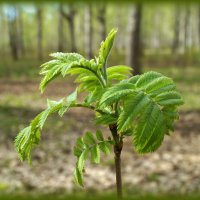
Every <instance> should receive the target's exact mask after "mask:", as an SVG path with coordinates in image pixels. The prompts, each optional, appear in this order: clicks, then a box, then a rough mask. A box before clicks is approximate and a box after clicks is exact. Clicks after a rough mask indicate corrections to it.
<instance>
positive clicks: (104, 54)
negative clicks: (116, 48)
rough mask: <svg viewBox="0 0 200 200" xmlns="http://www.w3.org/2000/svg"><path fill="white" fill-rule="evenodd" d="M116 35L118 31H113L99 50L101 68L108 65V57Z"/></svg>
mask: <svg viewBox="0 0 200 200" xmlns="http://www.w3.org/2000/svg"><path fill="white" fill-rule="evenodd" d="M116 33H117V30H116V29H112V30H111V31H110V33H109V34H108V36H107V38H106V40H105V41H103V42H102V43H101V47H100V50H99V57H98V64H99V68H103V67H105V65H106V62H107V59H108V55H109V53H110V50H111V49H112V46H113V42H114V39H115V35H116Z"/></svg>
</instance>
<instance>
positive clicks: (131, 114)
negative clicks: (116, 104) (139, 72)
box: [118, 92, 150, 132]
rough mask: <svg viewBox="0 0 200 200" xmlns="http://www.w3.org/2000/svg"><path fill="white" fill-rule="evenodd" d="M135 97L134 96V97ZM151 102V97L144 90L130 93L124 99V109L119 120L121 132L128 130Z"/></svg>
mask: <svg viewBox="0 0 200 200" xmlns="http://www.w3.org/2000/svg"><path fill="white" fill-rule="evenodd" d="M133 97H134V98H133ZM149 103H150V99H149V98H148V97H147V95H145V94H144V93H143V92H139V93H138V94H137V95H134V96H132V95H130V96H129V97H128V98H127V99H126V100H125V101H124V104H125V105H124V110H123V111H122V112H121V114H120V116H119V120H118V130H119V131H120V132H123V131H127V129H129V128H130V125H131V122H132V121H133V120H134V119H136V117H137V116H138V114H140V113H141V112H142V111H143V110H144V109H145V107H146V106H147V105H148V104H149Z"/></svg>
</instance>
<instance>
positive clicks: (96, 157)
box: [90, 145, 100, 164]
mask: <svg viewBox="0 0 200 200" xmlns="http://www.w3.org/2000/svg"><path fill="white" fill-rule="evenodd" d="M90 152H91V160H92V162H94V163H97V164H98V163H100V149H99V145H95V146H93V147H92V148H91V150H90Z"/></svg>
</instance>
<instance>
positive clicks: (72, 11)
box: [62, 5, 77, 52]
mask: <svg viewBox="0 0 200 200" xmlns="http://www.w3.org/2000/svg"><path fill="white" fill-rule="evenodd" d="M75 14H76V10H75V8H74V7H73V6H72V5H71V6H70V10H69V13H65V12H64V10H62V15H63V17H64V18H65V19H66V20H67V22H68V24H69V31H70V37H71V51H72V52H76V51H77V48H76V38H75V26H74V18H75Z"/></svg>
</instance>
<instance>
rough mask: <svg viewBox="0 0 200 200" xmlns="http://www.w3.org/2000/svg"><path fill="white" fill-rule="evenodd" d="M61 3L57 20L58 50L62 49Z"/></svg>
mask: <svg viewBox="0 0 200 200" xmlns="http://www.w3.org/2000/svg"><path fill="white" fill-rule="evenodd" d="M62 11H63V8H62V3H60V5H59V21H58V51H59V52H62V51H63V50H64V46H63V44H64V33H63V15H62Z"/></svg>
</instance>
